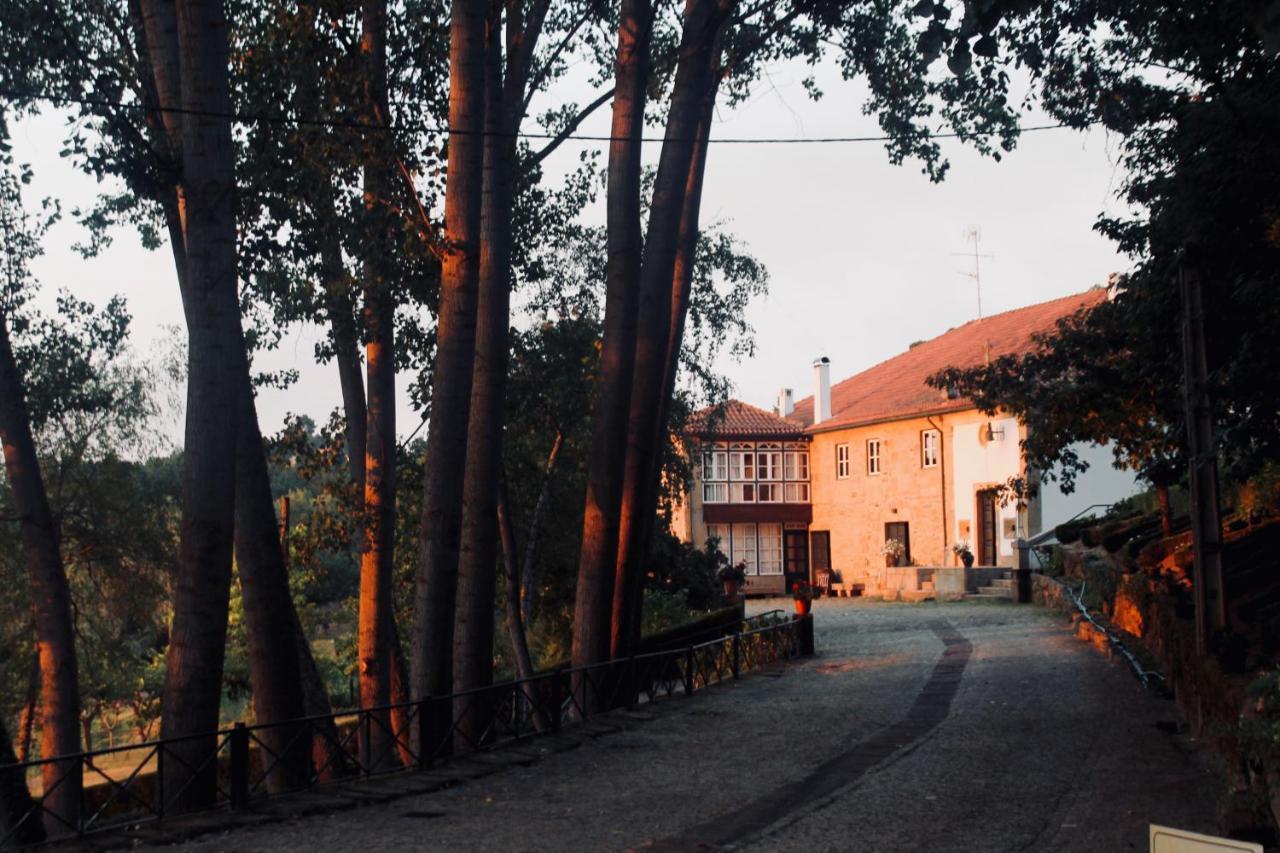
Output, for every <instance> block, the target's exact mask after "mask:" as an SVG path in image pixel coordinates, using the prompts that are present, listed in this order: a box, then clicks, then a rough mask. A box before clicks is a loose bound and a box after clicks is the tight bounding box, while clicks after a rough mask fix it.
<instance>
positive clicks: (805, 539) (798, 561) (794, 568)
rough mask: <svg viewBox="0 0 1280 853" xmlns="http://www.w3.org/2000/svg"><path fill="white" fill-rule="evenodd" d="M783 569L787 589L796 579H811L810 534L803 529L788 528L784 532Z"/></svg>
mask: <svg viewBox="0 0 1280 853" xmlns="http://www.w3.org/2000/svg"><path fill="white" fill-rule="evenodd" d="M782 536H783V539H782V543H783V544H782V547H783V571H784V572H785V573H786V576H787V577H786V581H787V589H788V590H789V589H791V585H792V584H793V583H795V582H796V581H802V580H809V579H810V578H809V534H808V533H807V532H805V531H803V530H787V531H785V532H783V534H782Z"/></svg>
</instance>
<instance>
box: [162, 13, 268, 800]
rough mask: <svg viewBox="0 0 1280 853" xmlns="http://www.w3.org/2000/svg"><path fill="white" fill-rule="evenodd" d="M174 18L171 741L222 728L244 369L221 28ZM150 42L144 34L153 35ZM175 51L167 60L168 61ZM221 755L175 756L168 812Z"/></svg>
mask: <svg viewBox="0 0 1280 853" xmlns="http://www.w3.org/2000/svg"><path fill="white" fill-rule="evenodd" d="M165 6H166V4H164V3H162V2H156V0H145V2H144V3H143V7H144V9H146V8H150V9H151V10H152V14H148V15H147V16H146V18H147V19H148V20H154V19H158V17H159V14H167V13H168V10H166V9H164V7H165ZM156 10H161V11H160V13H159V14H157V13H156ZM176 12H177V41H178V45H177V53H178V54H179V55H180V56H181V57H182V59H181V62H179V63H178V66H179V70H180V75H179V78H180V87H179V88H180V91H181V103H180V106H181V107H182V108H183V109H184V110H186V112H183V113H182V122H181V139H182V148H181V150H182V180H181V193H182V199H181V201H182V203H181V205H180V208H179V209H180V211H181V214H182V216H183V220H182V223H183V237H184V245H185V257H186V268H185V271H184V272H185V280H186V284H185V286H184V287H183V293H182V296H183V309H184V312H185V314H186V319H187V337H188V382H187V422H186V435H185V440H184V453H183V475H182V521H181V527H180V532H179V547H178V570H177V574H176V578H175V590H174V604H173V611H174V616H173V625H172V628H171V631H170V642H169V651H168V655H167V658H166V671H165V688H164V698H163V701H162V710H161V721H160V733H161V736H162V737H165V738H172V737H179V736H183V735H189V734H194V733H200V732H213V731H214V730H215V729H216V728H217V726H218V717H219V708H220V704H221V698H222V665H223V660H224V656H225V651H226V633H227V609H228V596H229V591H230V582H231V547H232V541H233V537H234V507H235V471H236V464H235V459H236V434H237V433H236V417H237V409H238V406H237V403H238V402H239V392H240V381H241V378H240V376H239V375H238V374H239V370H238V369H237V368H238V365H240V364H241V363H242V359H243V357H244V355H243V343H242V340H241V336H240V328H239V326H240V316H239V305H238V302H237V297H236V223H235V189H236V187H235V152H234V147H233V144H232V140H231V128H230V124H229V122H228V121H227V120H226V119H225V118H219V117H218V116H219V115H226V114H228V113H229V112H230V110H231V104H230V91H229V87H228V80H227V39H226V20H225V18H224V16H223V10H222V7H221V4H220V3H218V2H212V0H179V2H178V3H177V8H176ZM150 30H151V26H150V25H148V35H150ZM168 48H169V46H167V45H165V46H163V47H162V48H161V49H162V51H163V52H165V53H166V54H168V53H169V49H168ZM166 70H167V71H172V68H167V69H166ZM153 71H154V72H155V76H156V81H157V88H158V89H159V90H160V91H161V92H162V95H161V104H162V106H174V105H173V104H172V103H166V102H165V100H164V95H163V92H164V91H166V90H168V91H171V90H172V81H171V80H169V79H166V78H165V75H164V74H163V73H162V69H161V68H153ZM215 744H216V741H215V739H214V737H213V736H212V735H210V736H209V737H200V738H194V739H191V740H186V741H182V742H180V743H179V744H176V745H174V746H172V747H171V748H170V751H171V752H172V753H173V756H174V758H175V759H176V760H170V761H166V762H165V768H166V781H165V788H166V790H169V791H178V792H180V793H179V794H178V795H177V796H176V800H177V802H176V803H174V804H173V805H176V806H177V807H178V808H185V807H195V806H201V805H206V804H208V803H210V802H212V801H213V799H214V796H215V793H216V777H215V774H214V770H215V767H214V764H213V763H212V762H209V761H208V760H207V759H208V758H209V756H210V755H211V754H212V752H213V750H214V748H215ZM198 768H204V769H198Z"/></svg>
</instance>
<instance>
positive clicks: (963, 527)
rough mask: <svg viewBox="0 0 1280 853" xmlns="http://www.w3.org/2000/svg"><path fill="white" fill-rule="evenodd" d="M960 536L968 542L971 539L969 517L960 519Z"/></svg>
mask: <svg viewBox="0 0 1280 853" xmlns="http://www.w3.org/2000/svg"><path fill="white" fill-rule="evenodd" d="M960 538H961V539H962V540H964V541H966V542H967V541H969V519H967V518H962V519H960Z"/></svg>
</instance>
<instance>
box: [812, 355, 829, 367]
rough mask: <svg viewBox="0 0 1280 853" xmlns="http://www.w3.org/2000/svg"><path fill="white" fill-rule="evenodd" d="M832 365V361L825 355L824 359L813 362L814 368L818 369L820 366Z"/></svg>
mask: <svg viewBox="0 0 1280 853" xmlns="http://www.w3.org/2000/svg"><path fill="white" fill-rule="evenodd" d="M830 363H831V359H829V358H827V357H826V356H825V355H824V356H823V357H822V358H819V359H815V360H814V362H813V366H814V367H818V366H819V365H823V364H830Z"/></svg>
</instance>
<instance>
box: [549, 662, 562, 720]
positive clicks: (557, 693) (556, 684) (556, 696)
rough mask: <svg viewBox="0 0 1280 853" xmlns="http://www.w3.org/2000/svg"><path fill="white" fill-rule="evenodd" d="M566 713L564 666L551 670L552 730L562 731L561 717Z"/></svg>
mask: <svg viewBox="0 0 1280 853" xmlns="http://www.w3.org/2000/svg"><path fill="white" fill-rule="evenodd" d="M563 715H564V667H562V666H558V667H556V668H555V669H553V670H552V671H551V731H553V732H559V731H560V718H561V717H562V716H563Z"/></svg>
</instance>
